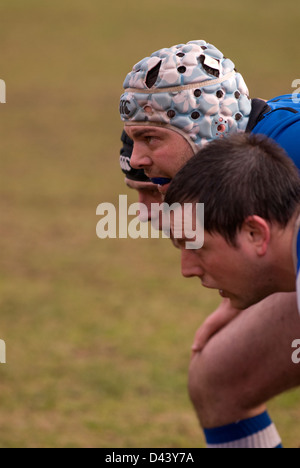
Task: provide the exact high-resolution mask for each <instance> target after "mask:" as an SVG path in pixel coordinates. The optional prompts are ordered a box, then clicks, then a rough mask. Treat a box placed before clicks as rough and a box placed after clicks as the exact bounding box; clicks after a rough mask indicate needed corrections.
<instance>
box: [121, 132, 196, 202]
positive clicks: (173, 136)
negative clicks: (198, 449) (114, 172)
mask: <svg viewBox="0 0 300 468" xmlns="http://www.w3.org/2000/svg"><path fill="white" fill-rule="evenodd" d="M125 130H126V133H127V134H128V136H129V137H130V138H131V139H132V140H133V142H134V147H133V153H132V156H131V160H130V164H131V166H132V167H133V168H135V169H144V172H145V174H146V175H147V176H148V177H149V178H151V179H152V178H157V177H163V178H167V179H173V177H174V176H175V175H176V174H177V172H178V171H179V170H180V169H181V168H182V167H183V166H184V165H185V164H186V162H187V161H188V160H189V159H190V158H191V157H192V156H193V150H192V148H191V146H190V145H189V143H188V142H187V141H186V140H185V139H184V137H183V136H181V135H180V134H179V133H177V132H176V131H173V130H170V129H166V128H160V127H152V126H126V128H125ZM168 185H169V184H167V185H163V186H159V187H158V189H159V191H160V192H161V193H162V194H163V195H164V194H165V193H166V192H167V189H168Z"/></svg>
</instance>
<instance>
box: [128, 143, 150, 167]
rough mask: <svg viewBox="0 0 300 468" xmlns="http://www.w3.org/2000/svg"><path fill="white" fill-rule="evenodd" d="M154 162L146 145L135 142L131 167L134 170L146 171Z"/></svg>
mask: <svg viewBox="0 0 300 468" xmlns="http://www.w3.org/2000/svg"><path fill="white" fill-rule="evenodd" d="M151 164H152V160H151V158H150V157H149V156H147V154H146V152H145V149H144V145H142V144H139V143H138V142H134V145H133V150H132V155H131V159H130V165H131V167H133V168H134V169H144V168H147V167H149V166H151Z"/></svg>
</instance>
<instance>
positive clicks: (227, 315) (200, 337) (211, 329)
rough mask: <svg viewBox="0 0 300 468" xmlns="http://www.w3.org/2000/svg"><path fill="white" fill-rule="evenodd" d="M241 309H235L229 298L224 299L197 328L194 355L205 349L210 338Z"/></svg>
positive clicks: (193, 348)
mask: <svg viewBox="0 0 300 468" xmlns="http://www.w3.org/2000/svg"><path fill="white" fill-rule="evenodd" d="M240 312H241V311H240V310H238V309H234V308H233V307H232V305H231V303H230V300H229V299H223V301H222V302H221V304H220V306H219V307H218V308H217V310H215V312H213V313H212V314H211V315H210V316H209V317H207V319H206V320H205V321H204V322H203V324H202V325H201V327H200V328H199V329H198V330H197V332H196V335H195V339H194V343H193V346H192V356H193V355H194V354H195V353H199V352H200V351H202V350H203V348H204V347H205V345H206V344H207V342H208V341H209V340H210V338H211V337H212V336H213V335H214V334H215V333H217V332H218V331H220V330H221V329H222V328H224V327H225V326H226V325H227V324H228V323H229V322H231V321H232V320H233V319H234V318H235V317H236V316H237V315H238V314H239V313H240Z"/></svg>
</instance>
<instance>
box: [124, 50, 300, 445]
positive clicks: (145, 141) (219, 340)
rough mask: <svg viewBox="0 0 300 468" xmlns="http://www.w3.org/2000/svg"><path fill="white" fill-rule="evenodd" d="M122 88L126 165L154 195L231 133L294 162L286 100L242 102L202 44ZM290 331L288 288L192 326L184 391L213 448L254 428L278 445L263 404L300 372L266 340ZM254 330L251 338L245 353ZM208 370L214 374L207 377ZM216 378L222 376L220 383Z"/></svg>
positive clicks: (168, 55) (164, 54)
mask: <svg viewBox="0 0 300 468" xmlns="http://www.w3.org/2000/svg"><path fill="white" fill-rule="evenodd" d="M124 88H125V91H124V93H123V95H122V96H121V101H120V113H121V118H122V120H123V121H124V123H125V130H126V133H127V134H128V135H129V137H130V138H131V139H132V140H133V141H134V150H133V154H132V156H131V166H132V167H133V168H135V169H139V170H144V172H145V174H146V175H147V177H149V179H150V180H151V181H152V182H153V183H156V184H158V189H159V190H160V192H161V193H162V194H165V193H166V191H167V188H168V185H169V183H170V182H171V180H172V178H173V177H174V176H175V175H176V173H177V172H178V171H179V169H181V168H182V167H183V166H184V165H185V163H186V162H187V161H188V160H189V159H190V158H191V157H192V156H193V155H194V154H196V153H197V152H198V150H199V149H200V148H202V147H203V146H204V145H206V144H207V143H208V142H210V141H212V140H214V139H217V138H224V137H225V136H227V135H230V134H234V133H237V132H253V133H264V134H265V135H267V136H270V137H272V138H273V139H274V140H276V141H277V142H278V143H279V144H280V145H281V146H282V147H283V148H285V149H286V151H287V153H288V154H289V156H290V157H291V158H292V159H293V160H294V161H295V162H296V163H297V158H299V151H298V148H297V139H296V136H297V135H299V120H300V119H299V113H298V110H297V109H296V108H295V106H294V105H293V104H294V103H293V100H292V97H291V96H283V97H280V98H276V99H274V100H272V101H269V102H265V101H263V100H260V99H250V98H249V92H248V89H247V86H246V84H245V82H244V80H243V78H242V76H241V75H240V74H239V73H238V72H237V71H236V70H235V66H234V64H233V62H232V61H231V60H229V59H227V58H225V57H224V56H223V54H222V53H221V52H220V51H219V50H218V49H216V48H215V47H214V46H212V45H211V44H208V43H207V42H205V41H191V42H189V43H188V44H180V45H177V46H174V47H171V48H169V49H161V50H159V51H157V52H154V53H153V54H152V55H151V56H150V57H147V58H145V59H143V60H142V61H140V62H139V63H138V64H136V65H135V66H134V67H133V70H132V71H131V72H130V73H129V74H128V75H127V77H126V79H125V81H124ZM262 310H263V311H264V323H262V320H261V311H262ZM283 310H284V314H283ZM287 310H288V312H287ZM283 322H284V323H285V324H287V325H286V327H283V326H282V324H283ZM266 324H267V325H266ZM237 328H238V330H239V336H242V337H243V339H242V340H238V350H237V349H236V348H237V347H236V346H235V347H231V346H230V343H232V336H235V337H236V329H237ZM282 328H284V329H285V332H284V334H283V335H284V336H283V335H282V333H281V332H282ZM297 328H298V330H299V333H300V322H299V318H298V316H297V306H296V298H295V295H294V294H288V295H285V296H282V295H277V296H273V297H271V298H270V299H266V300H265V301H264V302H261V303H260V304H258V305H256V306H254V307H253V308H252V309H251V310H247V311H245V312H243V313H238V311H237V310H234V309H232V308H231V307H230V304H229V302H228V301H227V300H226V299H225V300H224V301H223V303H222V304H221V306H220V307H219V309H218V310H217V311H216V312H215V313H214V314H212V316H211V317H209V318H208V319H207V321H206V323H205V326H204V327H202V328H201V329H200V332H198V333H197V336H196V343H195V346H194V350H195V351H200V350H202V349H203V351H202V352H201V353H199V352H197V353H195V355H194V357H193V359H192V362H191V366H190V394H191V397H192V400H193V403H194V405H195V409H196V412H197V414H198V417H199V420H200V422H201V425H202V427H203V428H206V429H209V428H214V429H216V428H217V429H220V430H219V431H216V432H217V433H220V434H221V436H220V439H219V440H218V439H216V441H215V446H218V444H219V443H221V442H220V441H222V443H223V446H228V447H230V446H236V441H237V440H239V441H240V446H247V444H248V443H249V440H250V439H249V437H250V438H251V443H252V441H253V437H252V436H253V434H255V444H254V446H255V447H277V446H280V443H281V441H280V438H279V436H278V433H277V431H276V429H275V427H274V425H273V424H272V422H271V420H270V419H269V416H268V415H267V413H266V409H265V405H264V402H265V401H267V400H268V399H269V398H271V397H273V396H274V395H276V394H278V393H280V392H282V391H284V390H286V389H288V388H291V387H292V386H294V385H295V381H297V380H298V382H299V381H300V375H299V371H298V369H296V368H295V366H292V365H291V359H290V355H289V354H286V353H282V355H281V356H278V355H277V356H274V353H273V350H274V347H272V344H273V342H274V337H277V336H278V333H279V331H280V333H281V335H280V336H281V341H284V340H285V344H286V345H287V343H288V346H289V347H290V343H291V336H290V334H291V331H292V332H295V330H297ZM233 331H234V333H235V334H234V333H233ZM253 333H254V334H255V336H256V341H257V343H258V344H257V345H256V347H255V350H253V352H252V356H251V359H250V360H249V349H251V346H252V340H253ZM212 335H214V339H213V343H214V348H213V349H212V348H211V346H210V344H211V342H212V340H209V341H208V343H207V340H208V338H209V337H210V336H212ZM228 343H229V345H228ZM203 346H204V347H203ZM231 349H232V351H231ZM280 349H286V346H282V347H281V348H280ZM280 352H281V351H279V353H280ZM224 356H226V361H225V364H224ZM243 356H245V357H248V359H243ZM212 368H213V369H215V376H216V378H215V379H212V378H211V372H210V370H211V369H212ZM266 369H267V371H266ZM219 376H225V377H224V378H222V382H223V384H222V388H220V386H219V385H218V381H219V380H218V377H219ZM226 376H228V379H227V381H226ZM224 382H227V385H224ZM238 420H239V421H240V423H239V425H238V426H236V427H235V431H233V432H231V433H230V434H229V433H228V431H227V429H226V426H227V425H228V424H231V423H235V421H238ZM224 434H225V435H224Z"/></svg>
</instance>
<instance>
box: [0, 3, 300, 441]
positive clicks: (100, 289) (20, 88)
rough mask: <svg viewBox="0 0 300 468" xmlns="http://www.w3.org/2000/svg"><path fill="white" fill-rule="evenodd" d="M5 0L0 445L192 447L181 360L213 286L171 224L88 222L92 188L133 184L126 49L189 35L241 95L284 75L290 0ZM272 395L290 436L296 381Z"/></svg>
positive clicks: (298, 407)
mask: <svg viewBox="0 0 300 468" xmlns="http://www.w3.org/2000/svg"><path fill="white" fill-rule="evenodd" d="M0 18H1V28H0V57H1V67H0V79H3V80H4V81H5V82H6V86H7V103H6V104H0V136H1V157H0V161H1V163H0V167H1V170H0V252H1V254H0V339H3V340H5V342H6V347H7V348H6V350H7V363H6V364H1V365H0V446H1V447H204V439H203V436H202V432H201V429H200V428H199V426H198V422H197V420H196V416H195V414H194V411H193V408H192V406H191V404H190V401H189V398H188V394H187V368H188V364H189V358H190V347H191V345H192V341H193V337H194V333H195V331H196V329H197V328H198V327H199V325H200V324H201V322H202V321H203V319H204V318H205V317H206V316H207V315H208V314H209V313H211V312H212V311H213V310H214V308H215V307H216V306H217V305H218V303H219V297H218V295H217V293H215V292H213V291H208V290H205V289H203V288H202V287H201V286H200V284H199V281H197V280H196V279H189V280H186V279H183V278H182V277H181V274H180V265H179V255H178V252H177V251H176V250H175V249H174V248H173V247H172V245H171V243H170V242H169V241H168V240H166V239H152V240H150V239H149V240H145V239H139V240H130V239H120V240H117V239H107V240H100V239H98V238H97V236H96V224H97V221H98V218H97V216H96V208H97V206H98V204H100V203H102V202H111V203H114V204H116V206H118V197H119V194H127V195H128V202H129V203H132V202H135V201H137V197H136V194H135V193H134V192H133V191H129V190H128V189H127V188H126V187H125V185H124V178H123V175H122V173H121V170H120V168H119V149H120V135H121V130H122V124H121V121H120V118H119V114H118V106H119V97H120V94H121V93H122V83H123V80H124V78H125V76H126V74H127V73H128V72H129V71H130V70H131V68H132V66H133V65H134V64H135V63H136V62H138V61H139V60H140V59H142V58H144V57H145V56H147V55H149V54H151V53H152V52H153V51H155V50H157V49H160V48H162V47H170V46H172V45H174V44H178V43H183V42H187V41H189V40H196V39H205V40H206V41H208V42H211V43H212V44H214V45H215V46H216V47H218V48H219V49H221V50H222V52H223V53H224V54H225V55H226V56H228V57H229V58H231V59H232V60H233V61H234V62H235V63H236V66H237V68H238V70H239V71H240V72H241V73H242V74H243V76H244V78H245V80H246V83H247V85H248V87H249V89H250V93H251V96H252V97H261V98H265V99H268V98H271V97H274V96H276V95H279V94H284V93H290V92H291V91H292V89H291V84H292V81H293V80H294V79H297V78H300V68H299V22H300V4H299V1H298V0H286V1H285V2H274V1H271V0H265V1H264V2H261V1H260V0H252V1H251V2H245V1H240V0H228V1H227V2H223V1H220V0H215V1H214V2H203V1H201V0H200V1H198V2H195V0H184V1H179V0H163V1H161V0H152V1H151V2H144V1H139V0H127V1H126V2H120V1H115V0H111V1H104V0H84V1H83V0H51V2H41V1H40V0H26V2H25V1H24V0H1V4H0ZM249 352H251V350H249ZM268 406H269V411H270V413H271V416H272V418H273V420H274V422H275V423H276V425H277V428H278V430H279V432H280V434H281V437H282V439H283V442H284V445H285V446H286V447H296V446H299V445H300V436H299V416H300V397H299V391H293V392H288V393H286V394H284V395H281V396H279V397H278V398H276V399H275V400H273V401H272V402H270V404H269V405H268Z"/></svg>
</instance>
